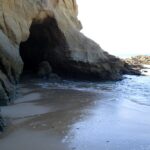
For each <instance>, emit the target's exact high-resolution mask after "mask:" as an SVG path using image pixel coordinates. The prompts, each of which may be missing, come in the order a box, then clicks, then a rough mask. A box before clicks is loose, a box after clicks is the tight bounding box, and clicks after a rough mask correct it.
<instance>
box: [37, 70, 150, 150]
mask: <svg viewBox="0 0 150 150" xmlns="http://www.w3.org/2000/svg"><path fill="white" fill-rule="evenodd" d="M148 71H149V70H148ZM37 85H38V86H41V87H42V88H46V89H66V93H67V89H68V90H70V89H72V90H77V91H87V92H92V93H95V94H96V95H97V97H96V98H95V99H92V100H91V102H90V103H89V104H88V105H86V106H84V107H81V108H80V109H79V108H77V109H75V110H72V111H70V113H71V112H72V113H73V116H72V119H73V120H74V122H73V123H72V124H71V125H69V128H70V129H69V130H68V131H67V135H66V136H65V137H64V139H63V140H62V142H64V143H67V144H68V145H69V146H70V147H71V149H76V150H92V149H94V150H100V149H102V150H150V117H149V116H150V76H148V75H147V76H144V75H143V76H130V75H126V76H124V80H122V81H117V82H114V81H113V82H111V81H107V82H75V81H63V82H61V83H38V84H37ZM83 99H84V97H82V101H83ZM77 101H80V100H77ZM85 101H86V99H85ZM68 102H69V100H68ZM64 105H65V104H64ZM74 112H76V113H77V112H78V113H80V114H81V115H80V119H74V118H76V116H74V114H76V113H74ZM66 115H67V114H66Z"/></svg>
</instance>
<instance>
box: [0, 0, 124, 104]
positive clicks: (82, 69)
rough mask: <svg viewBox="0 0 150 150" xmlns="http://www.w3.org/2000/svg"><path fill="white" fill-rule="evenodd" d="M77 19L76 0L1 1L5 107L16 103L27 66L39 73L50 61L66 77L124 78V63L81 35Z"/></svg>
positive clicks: (1, 97) (0, 79) (0, 71)
mask: <svg viewBox="0 0 150 150" xmlns="http://www.w3.org/2000/svg"><path fill="white" fill-rule="evenodd" d="M77 15H78V7H77V4H76V1H75V0H0V104H7V103H8V102H10V101H11V100H12V99H14V98H15V91H16V88H15V87H16V84H17V82H18V80H19V77H20V75H21V73H22V71H23V62H24V65H25V68H26V67H27V69H31V70H34V69H35V70H36V69H37V66H38V65H39V63H40V62H42V61H48V62H49V63H50V65H51V66H52V69H53V70H54V72H55V73H57V74H59V75H60V76H67V77H70V76H71V77H73V78H79V77H80V78H82V79H84V78H87V79H99V80H105V79H113V80H115V79H118V78H119V77H120V74H121V70H122V67H123V66H124V63H123V62H121V61H120V60H119V59H118V58H116V57H114V56H111V55H109V54H108V53H106V52H104V51H103V50H102V49H101V48H100V46H99V45H98V44H96V43H95V42H94V41H92V40H90V39H88V38H86V37H85V36H84V35H83V34H82V33H80V30H81V28H82V26H81V23H80V21H79V20H78V19H77ZM20 53H21V56H22V57H21V56H20ZM22 60H23V61H22Z"/></svg>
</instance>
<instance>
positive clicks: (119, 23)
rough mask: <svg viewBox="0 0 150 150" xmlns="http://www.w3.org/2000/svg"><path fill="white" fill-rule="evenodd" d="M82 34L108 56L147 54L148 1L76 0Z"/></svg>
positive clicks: (149, 43)
mask: <svg viewBox="0 0 150 150" xmlns="http://www.w3.org/2000/svg"><path fill="white" fill-rule="evenodd" d="M77 3H78V7H79V15H78V18H79V20H80V21H81V22H82V25H83V30H82V31H81V32H83V33H84V34H85V35H86V36H88V37H90V38H91V39H93V40H95V41H96V42H97V43H98V44H99V45H100V46H101V47H102V48H103V49H104V50H106V51H108V52H109V53H111V54H114V55H117V56H120V57H128V56H132V55H138V54H150V0H77Z"/></svg>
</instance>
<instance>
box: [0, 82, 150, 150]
mask: <svg viewBox="0 0 150 150" xmlns="http://www.w3.org/2000/svg"><path fill="white" fill-rule="evenodd" d="M106 94H107V93H106ZM106 94H105V93H101V92H99V93H95V92H89V91H81V90H73V89H57V88H56V89H55V88H52V89H48V88H41V86H38V85H35V84H32V83H30V84H28V85H27V84H21V85H20V95H19V96H18V99H17V100H16V101H15V102H14V104H13V105H11V106H8V107H3V108H2V112H3V114H4V116H5V117H7V118H8V119H9V120H10V125H9V127H8V128H7V130H6V131H5V133H3V134H0V149H1V150H33V149H36V150H150V117H149V114H150V109H149V106H145V105H139V104H137V103H134V102H132V101H128V100H123V99H122V100H120V101H116V100H115V99H112V96H111V95H109V94H107V95H106Z"/></svg>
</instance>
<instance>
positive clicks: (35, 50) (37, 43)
mask: <svg viewBox="0 0 150 150" xmlns="http://www.w3.org/2000/svg"><path fill="white" fill-rule="evenodd" d="M66 50H67V43H66V40H65V37H64V35H63V33H62V32H61V30H60V29H59V27H58V25H57V22H56V20H55V19H54V18H51V17H47V18H46V19H44V20H43V21H36V20H34V21H33V23H32V25H31V27H30V35H29V38H28V39H27V41H25V42H21V44H20V55H21V57H22V60H23V62H24V71H23V74H25V73H29V72H30V73H34V74H36V72H37V70H38V66H39V64H40V63H41V62H43V61H47V62H49V64H50V66H51V67H52V70H53V72H55V73H57V74H60V73H62V72H63V71H64V68H63V66H64V65H63V64H65V61H66V59H65V57H64V56H67V55H68V54H67V53H68V51H66Z"/></svg>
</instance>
